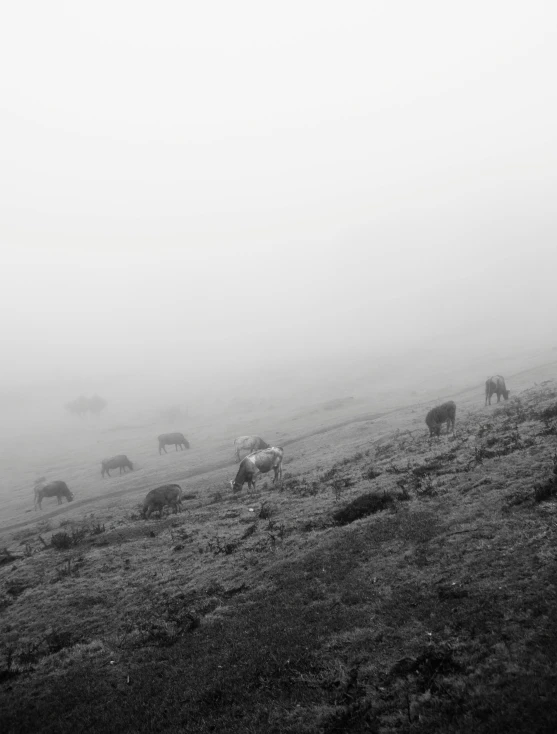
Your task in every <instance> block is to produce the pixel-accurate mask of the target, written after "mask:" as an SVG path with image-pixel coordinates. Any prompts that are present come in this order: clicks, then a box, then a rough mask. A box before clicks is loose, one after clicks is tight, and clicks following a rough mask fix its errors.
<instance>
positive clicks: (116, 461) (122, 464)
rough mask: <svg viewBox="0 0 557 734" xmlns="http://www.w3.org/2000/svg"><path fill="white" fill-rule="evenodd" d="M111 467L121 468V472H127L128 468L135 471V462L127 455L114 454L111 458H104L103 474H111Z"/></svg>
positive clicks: (102, 463)
mask: <svg viewBox="0 0 557 734" xmlns="http://www.w3.org/2000/svg"><path fill="white" fill-rule="evenodd" d="M111 469H120V474H122V472H124V474H125V473H126V469H130V470H131V471H133V464H132V463H131V461H130V460H129V459H128V457H127V456H125V455H124V454H119V455H118V456H113V457H112V458H111V459H104V461H102V462H101V476H103V477H104V475H105V474H108V476H110V470H111Z"/></svg>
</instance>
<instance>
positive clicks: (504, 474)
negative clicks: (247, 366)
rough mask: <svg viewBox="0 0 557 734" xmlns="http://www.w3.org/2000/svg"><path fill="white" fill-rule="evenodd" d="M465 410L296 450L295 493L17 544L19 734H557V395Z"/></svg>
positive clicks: (9, 612)
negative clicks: (444, 428) (437, 428)
mask: <svg viewBox="0 0 557 734" xmlns="http://www.w3.org/2000/svg"><path fill="white" fill-rule="evenodd" d="M513 395H514V393H513ZM462 403H463V405H462V407H461V402H459V411H458V413H457V431H456V436H455V437H454V438H453V437H452V436H442V437H441V439H439V440H437V439H436V440H433V441H430V440H429V439H428V436H427V430H426V428H425V425H424V423H423V417H424V412H425V410H426V409H425V408H423V407H420V408H419V409H416V408H415V409H409V410H406V411H400V412H399V413H396V414H393V415H390V416H384V417H383V418H381V419H379V420H369V421H364V422H358V423H352V424H349V425H345V426H341V427H339V428H337V429H336V430H334V431H328V432H327V433H320V434H318V435H313V436H307V437H306V438H304V439H300V440H299V441H297V442H296V443H293V444H292V445H291V446H290V447H289V448H288V450H287V452H286V456H287V462H288V463H287V464H286V466H285V470H286V471H285V477H284V481H283V484H282V486H280V487H276V488H273V487H272V486H271V485H270V483H269V482H268V481H265V480H263V481H261V480H260V482H259V484H258V489H257V491H256V492H255V493H253V494H252V495H251V496H250V495H247V494H246V490H244V492H243V493H242V494H236V495H233V494H231V493H227V492H226V491H224V490H222V486H223V481H224V478H225V476H226V475H227V474H229V473H230V472H229V470H228V471H227V470H224V469H218V470H216V471H214V472H210V473H208V474H206V475H204V476H203V477H199V478H197V479H196V481H195V482H192V483H191V484H190V485H189V487H188V489H191V490H192V494H193V495H194V496H193V497H192V499H190V500H189V501H188V502H187V503H186V511H185V512H184V513H183V514H181V515H177V516H175V515H170V516H167V517H164V518H163V519H151V520H149V521H147V522H145V521H143V520H141V519H140V518H139V515H138V511H137V507H136V506H134V502H136V501H137V500H134V501H133V502H132V500H130V499H129V497H128V498H126V497H121V498H115V499H114V500H113V504H112V505H107V504H106V503H104V504H102V505H100V506H99V507H95V506H93V507H92V510H93V511H92V512H88V514H86V515H84V516H82V517H80V518H79V519H78V518H77V517H76V515H75V513H72V517H73V519H72V520H68V519H66V520H64V519H63V520H62V521H61V522H60V523H59V520H58V518H57V519H56V520H53V519H50V520H46V521H43V523H42V524H41V523H35V524H33V525H32V526H29V527H27V528H25V529H23V530H19V531H18V532H19V534H18V533H16V534H15V535H13V536H10V537H9V538H8V540H9V551H10V552H11V554H12V555H15V556H17V558H16V559H15V560H14V559H13V558H10V557H9V556H7V555H6V557H5V558H4V559H3V560H4V562H3V563H2V565H1V566H0V609H1V611H0V631H1V633H0V644H1V654H2V659H1V661H0V670H1V672H0V686H1V687H0V696H1V707H0V709H1V711H2V714H1V715H2V719H3V720H2V722H0V724H1V728H2V731H3V732H27V731H28V732H31V731H33V732H36V731H42V732H56V733H59V732H60V733H61V732H70V731H71V732H75V731H79V732H89V731H90V732H99V731H103V732H104V731H107V732H108V731H110V732H112V731H114V732H143V731H145V732H147V731H149V732H154V731H160V732H162V731H164V732H200V733H202V732H210V731H213V732H215V731H218V732H261V731H266V732H277V733H278V732H307V733H308V734H309V733H312V732H326V733H329V732H342V731H347V732H348V731H350V732H358V731H361V732H363V731H366V732H369V731H377V732H390V731H408V732H424V733H425V732H434V731H439V732H471V731H474V732H494V731H505V732H512V731H515V732H519V731H520V732H534V731H535V732H545V731H547V732H549V731H554V730H555V728H556V726H557V711H556V709H557V707H556V704H555V701H556V700H557V698H556V694H557V670H556V668H555V660H557V629H556V624H557V623H556V617H555V613H554V611H555V608H556V604H557V587H556V585H557V574H556V570H557V569H556V548H557V533H556V524H555V523H556V515H557V505H556V496H557V473H556V472H557V455H556V448H557V385H556V384H555V382H553V381H546V382H544V383H543V384H541V385H536V386H534V387H532V388H529V389H526V390H524V391H523V392H521V393H520V394H518V395H516V396H515V397H513V398H512V399H511V400H509V402H508V403H502V404H500V405H499V406H495V405H493V406H491V408H484V407H483V405H482V401H481V399H480V400H479V401H478V400H477V398H476V399H475V406H474V405H473V404H472V402H471V399H466V400H463V401H462ZM58 524H60V525H61V527H58ZM39 536H40V537H39ZM45 546H46V547H45ZM54 546H56V547H54Z"/></svg>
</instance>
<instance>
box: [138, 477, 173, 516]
mask: <svg viewBox="0 0 557 734" xmlns="http://www.w3.org/2000/svg"><path fill="white" fill-rule="evenodd" d="M166 505H169V506H170V507H172V508H174V514H176V513H177V512H178V511H179V510H180V511H181V510H182V487H180V485H179V484H164V485H163V486H162V487H157V488H156V489H152V490H151V491H150V492H147V496H146V497H145V500H144V502H143V510H142V511H141V514H142V516H143V518H144V519H146V520H148V519H149V517H150V516H151V513H153V512H158V513H159V515H161V516H162V511H163V508H164V507H166Z"/></svg>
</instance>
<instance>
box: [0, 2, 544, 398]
mask: <svg viewBox="0 0 557 734" xmlns="http://www.w3.org/2000/svg"><path fill="white" fill-rule="evenodd" d="M5 5H6V7H5V8H3V11H2V23H1V24H0V68H1V69H2V73H1V74H0V133H1V134H0V245H1V246H2V253H3V255H2V267H1V268H0V327H1V330H2V333H1V338H2V344H3V346H4V350H3V352H4V354H5V355H7V356H5V357H4V359H3V363H2V367H1V371H2V374H3V376H4V385H9V384H10V381H12V380H20V381H21V380H22V379H29V380H33V379H34V378H35V377H37V378H39V377H45V376H46V375H57V374H64V375H69V374H72V373H73V372H75V373H76V374H81V373H85V372H86V373H88V374H89V375H91V374H95V372H98V373H99V374H101V373H102V374H108V373H110V372H111V371H119V370H124V371H125V370H127V369H135V368H137V366H138V365H143V366H146V367H147V368H148V369H152V370H153V372H154V373H156V372H157V370H160V369H162V368H163V366H164V364H165V362H168V361H171V362H174V363H175V364H182V363H183V364H186V363H187V364H188V365H189V366H191V365H192V364H195V365H196V367H197V368H198V369H200V370H203V369H204V367H205V366H207V367H208V366H209V365H211V367H212V368H214V366H215V364H217V365H222V367H223V369H225V368H226V366H227V365H229V364H230V365H235V366H236V367H237V366H239V365H242V364H243V363H244V362H245V363H249V364H251V365H253V364H261V365H264V364H266V363H270V362H273V361H277V360H278V361H280V360H286V361H288V362H289V363H292V362H295V361H296V359H297V358H298V357H299V358H300V360H301V361H302V358H303V360H304V361H307V358H308V355H309V357H311V356H312V355H315V357H316V358H319V357H320V356H322V355H324V356H326V355H334V354H338V353H343V352H347V351H348V352H349V351H350V350H355V351H358V352H359V353H365V352H366V350H370V351H373V350H377V351H385V350H387V351H388V350H389V349H391V348H392V349H393V350H395V351H398V350H399V349H400V347H401V345H404V344H408V345H409V346H412V345H414V344H422V345H423V344H427V343H428V341H431V342H432V343H434V342H438V340H439V339H443V338H450V337H451V336H453V337H455V338H457V337H458V336H459V335H460V334H462V335H464V336H465V337H466V339H467V340H468V341H467V343H473V342H474V339H475V338H476V337H477V341H478V343H479V344H480V343H481V344H485V343H488V342H489V341H490V340H493V341H495V342H497V340H498V339H499V340H502V341H505V343H508V342H509V341H510V342H512V343H513V344H514V343H515V344H516V346H517V348H519V347H521V345H522V344H523V343H526V342H528V341H529V340H532V339H538V340H540V341H543V340H544V339H548V340H550V339H551V338H553V337H552V334H554V319H555V314H556V313H557V288H556V287H555V272H556V265H557V241H556V234H557V222H556V213H555V202H556V191H557V180H556V179H557V175H556V172H557V91H556V89H557V88H556V85H555V70H556V69H557V31H556V29H557V6H556V5H555V3H553V2H536V1H530V2H512V1H511V2H508V1H506V2H489V0H487V1H483V2H467V3H451V2H447V1H446V0H442V1H439V2H431V1H429V0H422V1H421V2H415V0H410V1H408V2H386V1H385V2H373V1H372V0H367V1H365V2H343V3H340V2H323V0H319V1H316V2H304V1H303V0H302V1H299V0H298V1H297V2H281V3H264V2H260V1H259V2H242V1H237V2H234V3H232V2H222V3H217V2H212V3H211V2H207V3H200V2H199V3H188V2H140V1H138V0H130V1H129V2H127V1H122V0H111V1H110V2H108V1H107V2H104V1H101V2H95V3H76V2H55V1H54V0H51V1H49V2H44V1H42V0H38V1H36V2H32V1H31V0H21V2H17V3H16V2H12V3H6V4H5ZM463 338H464V337H463ZM513 340H514V341H513Z"/></svg>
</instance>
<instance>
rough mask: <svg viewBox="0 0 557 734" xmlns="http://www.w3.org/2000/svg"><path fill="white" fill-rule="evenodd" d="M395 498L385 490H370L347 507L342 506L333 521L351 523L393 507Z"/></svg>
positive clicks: (334, 515)
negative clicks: (379, 491) (381, 491)
mask: <svg viewBox="0 0 557 734" xmlns="http://www.w3.org/2000/svg"><path fill="white" fill-rule="evenodd" d="M394 503H395V501H394V498H393V497H392V495H391V494H389V493H387V492H383V493H381V494H379V493H378V492H368V493H367V494H362V495H360V496H359V497H356V499H355V500H353V501H352V502H350V503H349V504H348V505H346V507H342V508H341V509H340V510H337V511H336V512H334V513H333V521H334V522H335V523H336V524H337V525H349V524H350V523H352V522H354V521H355V520H359V519H360V518H362V517H367V515H373V514H374V513H376V512H381V510H387V509H391V508H392V507H393V506H394Z"/></svg>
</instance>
